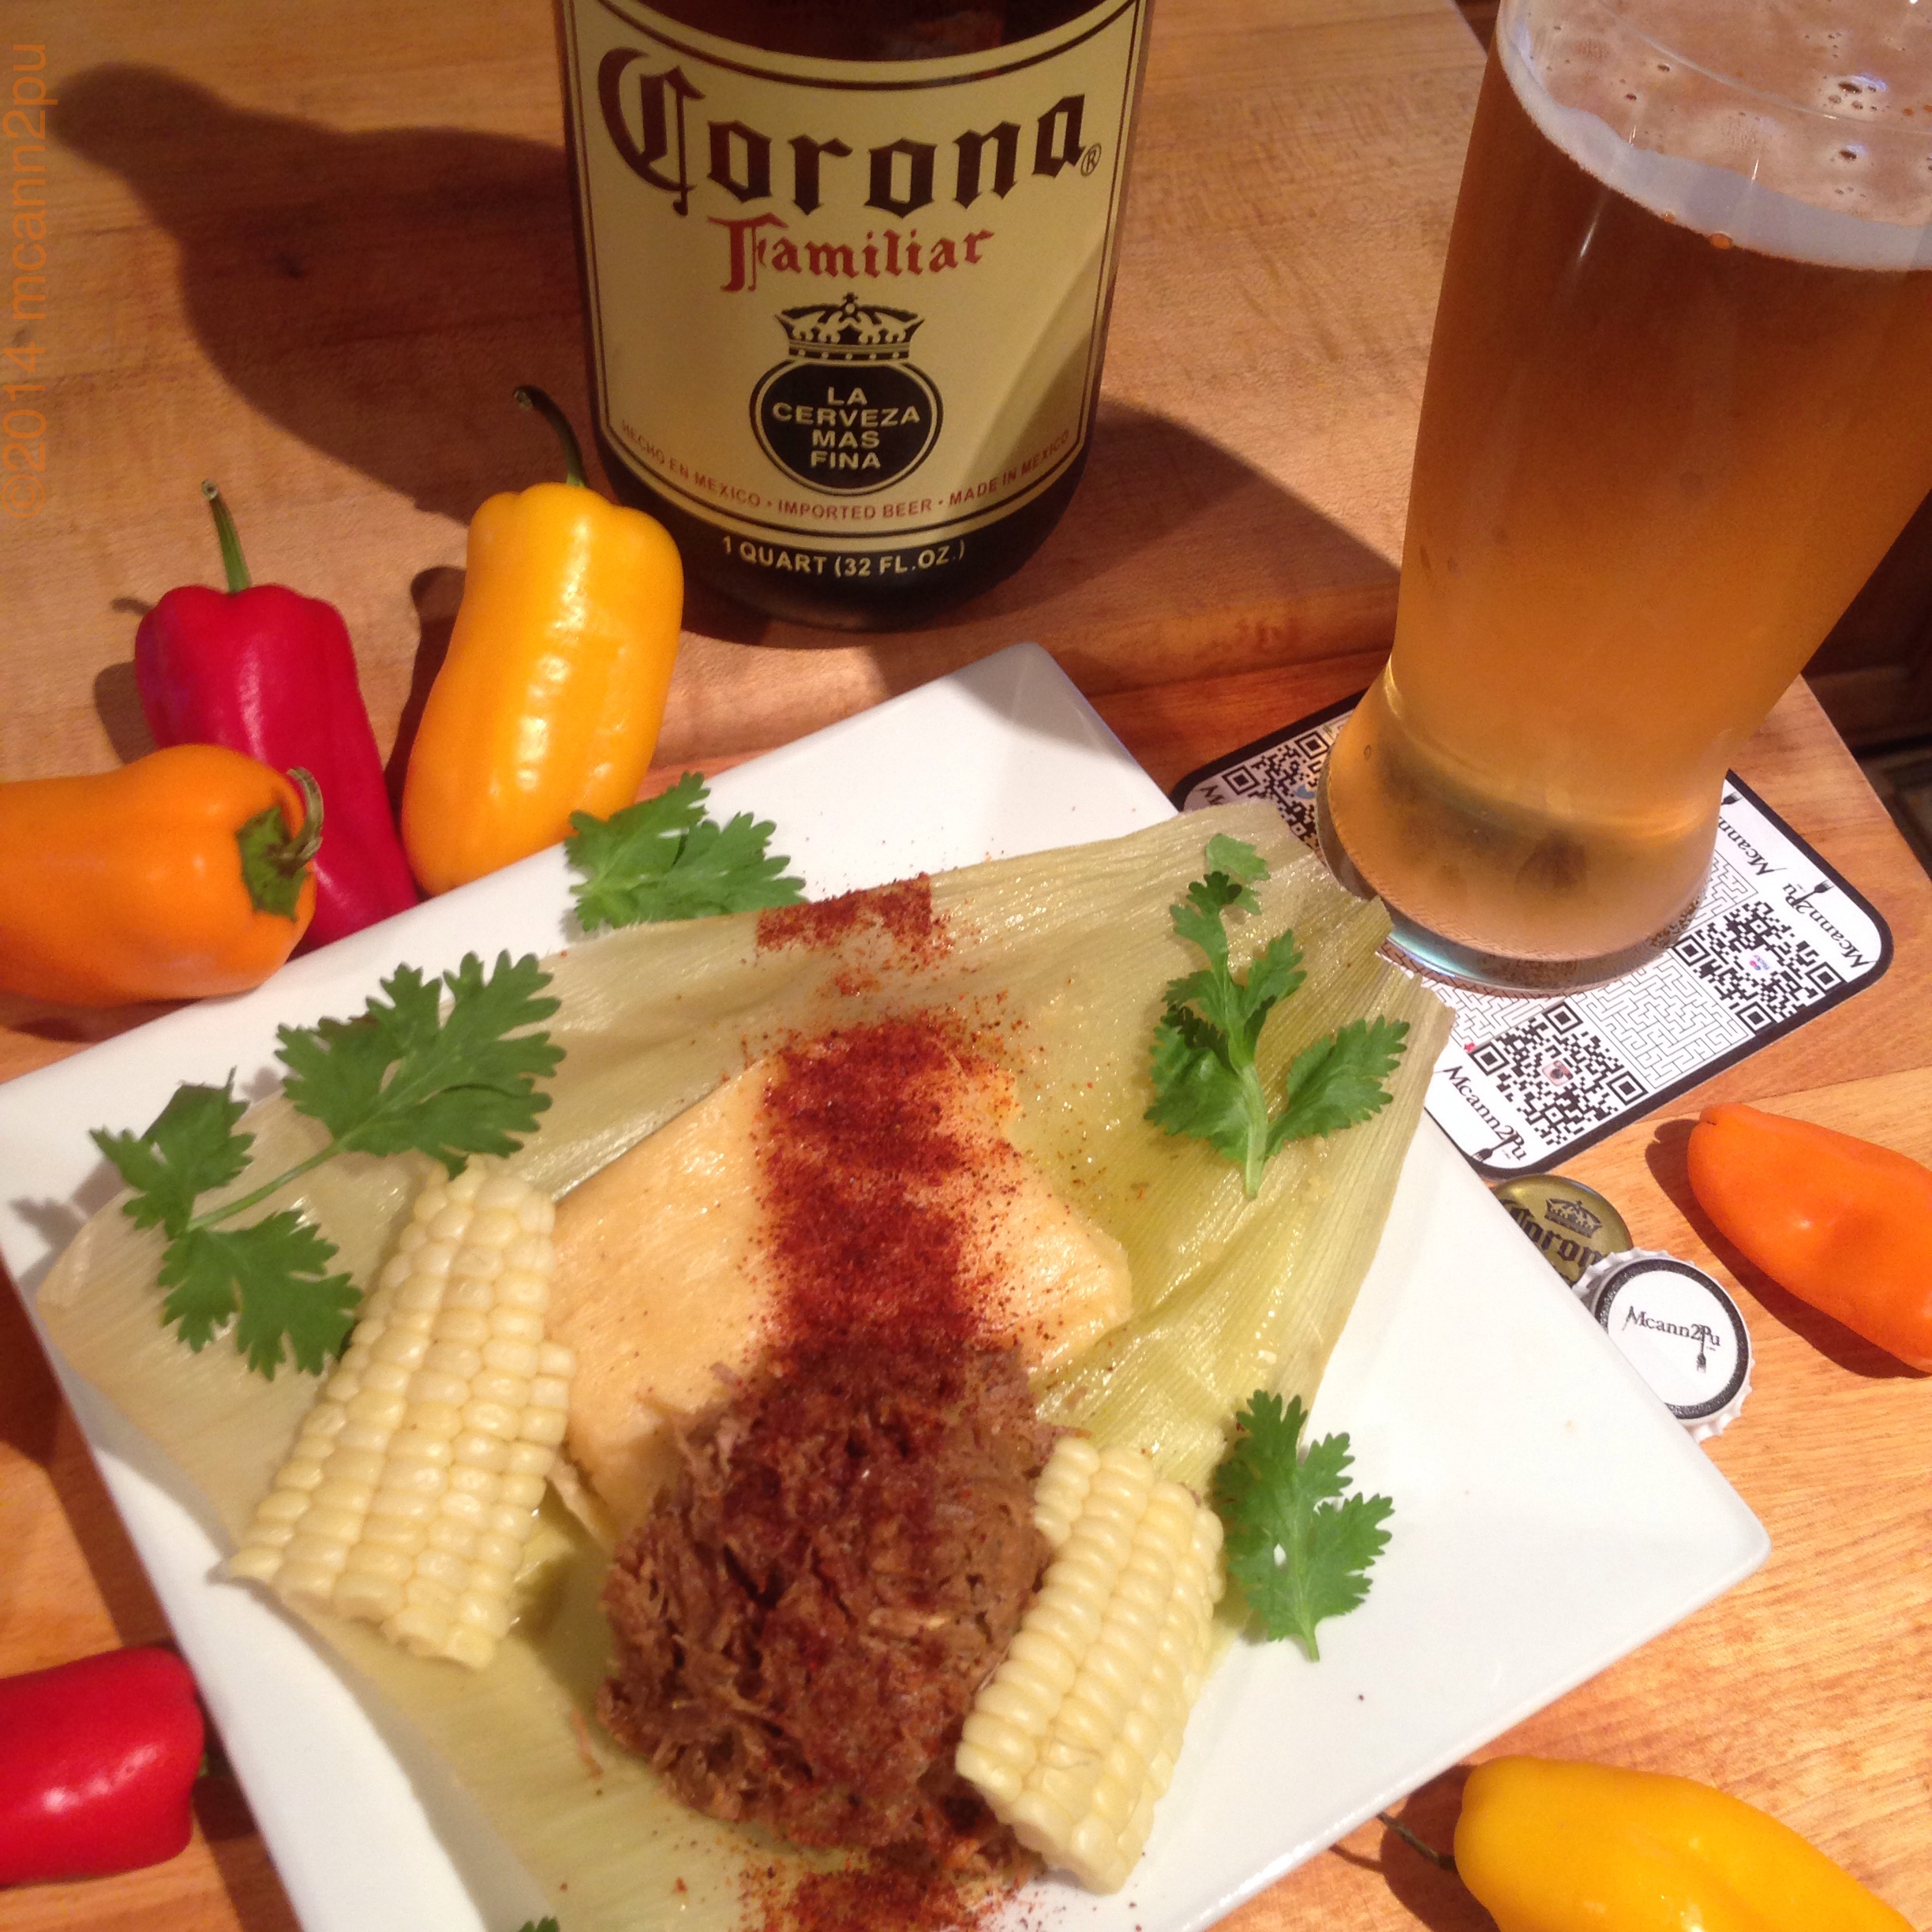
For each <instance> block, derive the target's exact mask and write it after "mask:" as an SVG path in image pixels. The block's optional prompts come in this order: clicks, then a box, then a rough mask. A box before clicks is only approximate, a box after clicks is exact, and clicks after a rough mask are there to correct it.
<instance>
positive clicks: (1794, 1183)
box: [1690, 1105, 1932, 1369]
mask: <svg viewBox="0 0 1932 1932" xmlns="http://www.w3.org/2000/svg"><path fill="white" fill-rule="evenodd" d="M1690 1187H1691V1191H1692V1192H1693V1193H1694V1194H1695V1195H1696V1196H1697V1197H1698V1204H1699V1205H1700V1206H1701V1207H1702V1208H1703V1210H1704V1211H1705V1213H1706V1214H1707V1215H1709V1216H1710V1218H1711V1219H1712V1220H1713V1221H1714V1222H1716V1223H1717V1228H1718V1231H1719V1232H1720V1234H1723V1236H1724V1238H1725V1239H1726V1240H1727V1241H1729V1242H1731V1243H1732V1245H1733V1246H1735V1248H1737V1249H1739V1251H1740V1252H1742V1253H1743V1254H1744V1255H1745V1256H1747V1258H1748V1259H1749V1260H1751V1261H1752V1262H1754V1264H1756V1265H1757V1266H1758V1267H1761V1268H1762V1269H1763V1270H1764V1271H1765V1274H1767V1275H1769V1276H1770V1277H1771V1279H1773V1281H1774V1282H1777V1284H1778V1286H1780V1288H1785V1289H1788V1290H1790V1291H1791V1293H1792V1294H1795V1296H1797V1297H1798V1298H1799V1300H1800V1301H1808V1302H1810V1305H1812V1306H1813V1307H1814V1308H1816V1309H1822V1310H1823V1311H1824V1312H1825V1313H1826V1314H1827V1315H1829V1316H1833V1317H1835V1318H1836V1319H1837V1320H1839V1321H1841V1322H1843V1323H1844V1325H1845V1326H1846V1327H1848V1328H1849V1329H1851V1330H1852V1331H1853V1332H1854V1333H1855V1334H1857V1335H1863V1336H1864V1338H1865V1339H1866V1341H1868V1342H1877V1343H1878V1346H1879V1347H1881V1349H1885V1350H1889V1351H1890V1352H1891V1353H1892V1354H1894V1355H1896V1356H1897V1357H1898V1358H1899V1359H1900V1361H1904V1362H1908V1363H1909V1364H1910V1365H1911V1366H1912V1367H1913V1368H1925V1369H1932V1168H1926V1167H1924V1166H1920V1164H1919V1163H1918V1162H1917V1161H1915V1160H1913V1159H1910V1158H1909V1157H1908V1155H1904V1154H1898V1153H1894V1152H1893V1150H1892V1149H1891V1148H1882V1147H1878V1146H1875V1145H1874V1144H1873V1143H1872V1142H1870V1141H1869V1140H1858V1139H1856V1138H1855V1137H1854V1136H1852V1135H1851V1134H1844V1133H1835V1132H1833V1129H1830V1128H1829V1127H1818V1126H1814V1125H1813V1124H1812V1123H1811V1122H1810V1121H1800V1120H1792V1119H1789V1118H1786V1117H1785V1116H1784V1115H1783V1114H1766V1113H1764V1112H1762V1111H1761V1110H1759V1109H1758V1108H1757V1107H1752V1106H1735V1105H1731V1106H1712V1107H1706V1108H1705V1110H1704V1114H1703V1118H1702V1119H1701V1120H1700V1121H1698V1124H1697V1125H1696V1126H1695V1127H1694V1128H1693V1129H1691V1133H1690Z"/></svg>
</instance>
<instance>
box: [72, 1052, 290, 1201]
mask: <svg viewBox="0 0 1932 1932" xmlns="http://www.w3.org/2000/svg"><path fill="white" fill-rule="evenodd" d="M244 1110H245V1103H244V1102H242V1101H240V1100H238V1099H236V1098H235V1096H234V1075H233V1074H232V1073H231V1074H230V1075H229V1076H228V1078H227V1081H226V1082H225V1083H224V1084H223V1085H221V1086H219V1087H193V1086H185V1087H178V1088H175V1090H174V1097H173V1098H172V1099H170V1101H169V1102H168V1103H167V1106H164V1107H163V1109H162V1110H161V1111H160V1112H159V1114H156V1115H155V1118H154V1121H153V1123H152V1125H150V1126H149V1127H148V1130H147V1132H146V1133H138V1134H133V1133H107V1131H106V1130H105V1129H102V1128H99V1127H97V1128H95V1129H94V1131H93V1133H92V1134H91V1135H90V1136H88V1137H89V1138H90V1139H91V1140H92V1141H93V1143H94V1144H95V1146H96V1147H97V1148H99V1149H100V1151H102V1153H103V1154H104V1155H107V1159H109V1160H110V1162H111V1163H113V1164H114V1167H115V1168H116V1169H117V1170H118V1172H119V1174H120V1176H121V1178H122V1180H123V1181H125V1182H126V1183H127V1184H128V1185H129V1187H131V1188H132V1189H133V1190H134V1198H133V1200H130V1201H129V1202H128V1203H127V1204H126V1207H125V1210H124V1211H125V1213H126V1215H128V1217H129V1219H130V1220H132V1221H133V1223H134V1225H135V1226H137V1227H144V1228H146V1227H159V1228H165V1229H166V1230H167V1232H168V1234H170V1235H176V1234H180V1233H181V1232H182V1230H183V1229H185V1227H186V1226H187V1225H188V1223H189V1221H190V1220H192V1219H193V1217H194V1202H195V1196H197V1194H205V1193H208V1191H209V1190H210V1189H213V1188H219V1187H226V1186H227V1185H228V1183H229V1182H230V1181H233V1180H235V1179H237V1178H238V1177H239V1176H240V1174H241V1170H242V1169H243V1168H245V1166H247V1165H248V1154H249V1148H250V1147H251V1146H252V1145H253V1144H254V1140H255V1136H253V1134H245V1133H237V1132H236V1130H235V1123H236V1122H237V1121H239V1120H240V1119H241V1115H242V1113H243V1111H244Z"/></svg>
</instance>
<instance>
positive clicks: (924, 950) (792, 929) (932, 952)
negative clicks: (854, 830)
mask: <svg viewBox="0 0 1932 1932" xmlns="http://www.w3.org/2000/svg"><path fill="white" fill-rule="evenodd" d="M864 927H873V928H875V929H876V930H878V932H880V933H881V934H883V935H884V936H885V938H886V941H887V942H888V943H889V945H891V946H892V948H893V950H894V951H895V952H896V953H898V954H899V955H900V957H901V959H902V960H903V961H904V964H907V965H910V966H930V964H932V963H933V961H934V960H937V959H939V958H942V957H943V956H944V955H945V953H948V952H949V951H950V950H951V949H952V943H953V942H952V939H951V937H950V935H949V933H948V931H947V928H946V921H945V916H944V915H942V914H939V913H936V912H934V910H933V897H932V880H931V878H930V877H929V876H928V875H927V874H925V873H923V872H922V873H921V874H919V877H918V878H909V879H901V880H900V881H899V882H898V883H897V885H893V886H874V887H873V888H872V889H870V890H868V891H865V892H849V893H844V895H842V896H841V897H839V898H837V899H823V900H818V902H816V903H815V904H807V905H796V906H774V907H772V908H769V910H767V911H766V912H761V913H760V914H759V915H758V946H759V949H760V950H761V951H766V952H770V951H775V950H776V949H777V948H779V947H781V946H809V947H810V948H811V949H812V950H813V951H814V952H818V953H829V952H832V951H834V950H835V949H837V947H838V946H840V945H842V944H843V943H844V942H845V940H847V939H848V938H850V937H851V936H852V934H855V933H856V932H858V931H859V930H861V929H863V928H864Z"/></svg>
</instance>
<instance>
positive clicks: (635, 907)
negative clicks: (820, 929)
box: [564, 772, 805, 933]
mask: <svg viewBox="0 0 1932 1932" xmlns="http://www.w3.org/2000/svg"><path fill="white" fill-rule="evenodd" d="M709 796H710V794H709V792H707V791H706V787H705V781H704V780H703V779H702V777H699V776H698V773H696V772H687V773H685V774H684V776H683V777H682V778H680V780H679V781H677V783H676V784H674V785H672V787H671V788H669V789H668V791H665V792H659V793H658V794H657V796H656V797H655V798H648V799H640V800H639V801H638V803H636V804H635V805H627V806H626V807H624V808H623V811H617V812H612V814H611V815H610V817H609V818H593V816H592V815H591V814H590V813H589V812H572V813H571V827H572V830H571V836H570V837H569V838H567V840H565V841H564V854H565V856H566V857H567V858H568V859H569V860H570V863H571V865H573V866H574V867H575V868H576V869H577V870H578V871H579V872H580V873H582V874H583V877H582V879H581V880H580V881H578V882H575V883H573V884H572V886H571V891H572V892H573V893H575V895H576V899H577V920H578V924H579V925H581V926H582V927H583V929H584V930H585V931H586V932H587V933H588V932H596V931H597V930H599V929H600V928H601V927H606V926H635V925H637V924H639V923H642V922H644V921H646V920H657V919H704V918H706V917H708V916H710V915H711V914H713V913H716V912H760V911H762V910H763V909H764V908H766V907H767V906H787V905H796V904H798V903H799V900H801V899H802V898H803V897H804V883H805V882H804V881H803V879H797V878H787V877H786V876H785V875H784V871H785V867H787V866H788V865H789V864H790V863H792V862H791V860H790V859H787V858H785V857H784V856H783V855H782V854H777V853H772V852H768V850H767V848H768V847H769V844H770V841H771V837H772V834H773V832H774V831H775V830H776V829H777V827H776V826H773V825H772V824H771V823H770V822H769V821H768V820H763V819H754V818H752V816H751V814H750V813H749V812H739V814H738V815H737V816H736V818H732V819H731V820H730V821H728V822H727V823H726V824H724V825H720V824H719V823H718V822H717V820H716V819H714V818H709V817H707V816H706V812H705V800H706V798H707V797H709Z"/></svg>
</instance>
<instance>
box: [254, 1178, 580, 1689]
mask: <svg viewBox="0 0 1932 1932" xmlns="http://www.w3.org/2000/svg"><path fill="white" fill-rule="evenodd" d="M554 1219H555V1209H554V1208H553V1207H552V1204H551V1203H550V1200H549V1197H548V1196H545V1195H542V1194H540V1193H537V1192H536V1191H535V1190H534V1189H532V1188H530V1186H528V1185H526V1183H524V1182H523V1181H519V1180H517V1179H515V1178H513V1177H512V1176H511V1175H508V1174H502V1173H494V1174H492V1173H490V1172H489V1170H486V1169H485V1168H483V1167H481V1166H478V1165H477V1164H476V1163H471V1164H470V1166H468V1167H466V1169H465V1170H463V1172H462V1174H459V1175H458V1176H457V1177H456V1178H455V1180H453V1181H433V1182H432V1183H431V1184H430V1185H429V1186H428V1187H426V1188H425V1189H423V1191H422V1193H421V1194H419V1195H418V1196H417V1198H416V1203H415V1207H414V1212H413V1215H412V1217H411V1219H410V1224H409V1226H407V1227H406V1229H404V1230H403V1232H402V1238H401V1240H400V1241H399V1243H398V1244H397V1251H396V1252H395V1255H394V1256H392V1257H391V1260H389V1262H388V1265H387V1266H386V1267H384V1270H383V1271H382V1274H381V1275H380V1277H379V1278H378V1279H377V1282H376V1286H375V1287H374V1289H373V1290H371V1292H370V1294H369V1298H368V1300H367V1301H366V1302H365V1304H364V1305H363V1312H362V1315H361V1319H360V1320H358V1322H357V1324H356V1327H355V1331H354V1334H353V1335H351V1336H350V1341H349V1346H348V1348H347V1349H346V1350H345V1351H344V1352H343V1358H342V1360H341V1361H340V1362H339V1363H338V1364H337V1365H336V1368H335V1372H334V1373H333V1374H332V1375H331V1376H330V1377H329V1379H328V1382H327V1383H324V1386H323V1388H322V1391H321V1393H320V1395H319V1396H318V1397H317V1398H316V1404H315V1406H314V1407H313V1409H312V1410H310V1411H309V1416H308V1418H307V1420H306V1421H305V1422H304V1423H303V1425H302V1428H301V1433H300V1435H299V1436H298V1437H297V1439H296V1443H295V1447H294V1450H293V1451H291V1452H290V1456H289V1458H288V1460H287V1462H285V1463H284V1464H283V1466H282V1470H281V1472H280V1473H279V1474H278V1475H277V1477H275V1486H274V1488H272V1489H271V1490H270V1492H268V1496H267V1497H266V1498H264V1500H263V1502H262V1503H261V1505H260V1507H259V1508H258V1509H257V1510H256V1513H255V1520H254V1522H253V1523H252V1524H251V1525H250V1526H249V1531H248V1533H247V1535H246V1536H245V1537H244V1538H243V1539H242V1542H241V1548H240V1549H238V1551H237V1552H235V1554H234V1556H232V1557H230V1559H229V1561H228V1563H227V1570H226V1573H227V1574H228V1575H230V1576H231V1577H247V1578H253V1579H254V1580H255V1581H256V1582H262V1583H266V1584H268V1586H270V1587H271V1589H274V1590H275V1593H276V1594H277V1595H278V1596H279V1597H282V1598H283V1601H285V1602H286V1603H289V1604H293V1605H294V1606H296V1607H297V1608H307V1609H314V1610H332V1611H334V1612H335V1613H336V1614H337V1615H339V1616H350V1617H360V1618H362V1619H365V1620H367V1621H368V1622H370V1623H378V1624H380V1626H381V1627H382V1630H383V1632H384V1635H386V1636H388V1638H391V1640H392V1641H394V1642H397V1643H400V1644H403V1645H406V1646H407V1647H408V1648H409V1649H411V1650H414V1651H415V1652H416V1653H417V1654H418V1655H419V1656H423V1657H452V1658H454V1659H455V1661H457V1662H459V1663H461V1664H469V1665H470V1666H471V1667H472V1668H477V1669H480V1668H481V1667H482V1666H483V1665H484V1664H487V1663H488V1662H489V1659H490V1656H491V1653H492V1652H493V1651H494V1649H496V1640H497V1638H500V1636H502V1634H504V1631H506V1630H507V1629H508V1628H509V1626H510V1590H511V1584H512V1583H513V1582H515V1578H516V1573H517V1570H518V1568H519V1565H520V1564H521V1563H522V1558H523V1552H524V1548H525V1546H526V1544H527V1543H528V1541H529V1539H530V1533H531V1531H532V1529H534V1527H535V1525H536V1520H537V1504H538V1503H539V1502H541V1500H542V1497H543V1490H544V1484H545V1480H546V1479H547V1478H548V1477H549V1473H550V1468H551V1465H552V1462H554V1461H555V1460H556V1451H557V1445H558V1443H560V1442H561V1441H562V1440H563V1439H564V1412H565V1408H566V1405H567V1398H568V1395H569V1384H570V1376H571V1371H572V1369H573V1368H574V1367H575V1361H574V1359H573V1357H572V1356H571V1351H570V1350H568V1349H567V1348H564V1347H563V1346H560V1344H558V1343H556V1342H548V1341H546V1340H545V1339H544V1312H545V1308H546V1307H547V1306H548V1305H549V1296H550V1273H551V1264H552V1251H551V1245H550V1230H551V1225H552V1221H553V1220H554Z"/></svg>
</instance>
